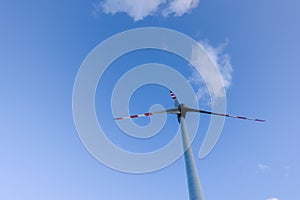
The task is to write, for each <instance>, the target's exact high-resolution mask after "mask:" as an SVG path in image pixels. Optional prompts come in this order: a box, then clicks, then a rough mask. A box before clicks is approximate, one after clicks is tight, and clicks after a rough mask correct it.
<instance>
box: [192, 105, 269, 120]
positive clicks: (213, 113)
mask: <svg viewBox="0 0 300 200" xmlns="http://www.w3.org/2000/svg"><path fill="white" fill-rule="evenodd" d="M187 112H199V113H204V114H209V115H218V116H222V117H231V118H236V119H244V120H252V121H257V122H265V121H266V120H264V119H256V118H249V117H244V116H234V115H229V114H221V113H215V112H210V111H205V110H197V109H193V108H188V110H187Z"/></svg>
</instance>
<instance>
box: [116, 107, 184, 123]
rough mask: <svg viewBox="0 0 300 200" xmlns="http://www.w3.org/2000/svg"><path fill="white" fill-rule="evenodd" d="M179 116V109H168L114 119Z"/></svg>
mask: <svg viewBox="0 0 300 200" xmlns="http://www.w3.org/2000/svg"><path fill="white" fill-rule="evenodd" d="M163 113H166V114H179V113H180V111H179V110H178V108H173V109H168V110H162V111H157V112H148V113H143V114H137V115H131V116H128V117H117V118H114V120H122V119H134V118H138V117H150V116H152V115H156V114H163Z"/></svg>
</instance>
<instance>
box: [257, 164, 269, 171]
mask: <svg viewBox="0 0 300 200" xmlns="http://www.w3.org/2000/svg"><path fill="white" fill-rule="evenodd" d="M257 167H258V169H260V170H261V171H266V170H270V169H271V167H269V166H268V165H265V164H261V163H260V164H258V165H257Z"/></svg>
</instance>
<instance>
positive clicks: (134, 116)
mask: <svg viewBox="0 0 300 200" xmlns="http://www.w3.org/2000/svg"><path fill="white" fill-rule="evenodd" d="M137 117H139V116H137V115H132V116H130V118H137Z"/></svg>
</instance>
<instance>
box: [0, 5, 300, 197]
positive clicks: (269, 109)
mask: <svg viewBox="0 0 300 200" xmlns="http://www.w3.org/2000/svg"><path fill="white" fill-rule="evenodd" d="M101 2H102V3H103V1H100V3H101ZM107 2H109V1H107ZM153 2H160V1H159V0H158V1H153ZM168 2H169V1H168ZM123 6H124V5H123ZM147 6H152V5H147ZM147 6H146V7H145V8H148V7H147ZM166 8H167V9H166ZM168 8H169V9H168ZM171 8H172V7H170V5H168V4H165V5H162V6H161V7H160V9H159V10H157V11H155V12H152V13H150V14H151V15H150V16H145V17H144V19H141V20H138V19H140V18H135V20H134V19H133V18H131V17H129V16H128V15H127V14H126V13H116V14H115V15H111V14H106V13H105V11H107V12H108V10H103V9H102V8H101V4H100V5H99V1H96V0H91V1H66V0H63V1H52V2H49V1H43V0H39V1H37V0H29V1H26V2H25V1H19V0H17V1H2V2H1V6H0V27H1V31H0V91H1V96H0V105H1V106H0V113H1V117H0V121H1V123H0V158H1V162H0V199H12V200H17V199H18V200H19V199H22V200H27V199H28V200H29V199H30V200H32V199H45V200H47V199H51V200H52V199H56V200H57V199H62V200H63V199H74V200H75V199H76V200H77V199H78V200H79V199H90V200H94V199H130V200H134V199H149V200H153V199H157V200H159V199H187V198H188V193H187V186H186V179H185V171H184V164H183V159H182V158H181V159H179V160H178V161H176V162H175V163H174V164H173V165H171V166H169V167H167V168H165V169H163V170H160V171H157V172H154V173H149V174H143V175H132V174H126V173H120V172H117V171H115V170H112V169H110V168H108V167H106V166H104V165H102V164H101V163H100V162H98V161H97V160H96V159H94V158H93V157H92V156H91V155H90V154H89V153H88V152H87V151H86V150H85V148H84V146H83V145H82V143H81V141H80V139H79V137H78V134H77V132H76V128H75V125H74V122H73V117H72V90H73V83H74V80H75V77H76V73H77V71H78V69H79V67H80V64H81V62H82V61H83V60H84V58H85V57H86V56H87V55H88V53H89V52H90V51H91V50H92V49H93V48H94V47H95V46H96V45H98V44H99V43H100V42H101V41H103V40H105V39H107V38H108V37H110V36H112V35H114V34H116V33H119V32H121V31H125V30H128V29H131V28H137V27H145V26H157V27H165V28H170V29H174V30H177V31H180V32H182V33H184V34H187V35H189V36H190V37H192V38H194V39H195V40H197V41H202V42H203V41H206V42H207V44H209V45H208V46H209V47H211V48H213V49H215V50H216V49H219V50H220V49H221V50H222V52H219V54H218V56H219V57H220V58H222V56H224V55H229V56H230V61H228V60H227V61H228V62H230V65H231V66H232V69H233V71H232V73H231V75H232V81H231V84H230V87H229V88H228V91H227V110H228V113H232V114H241V115H246V116H253V117H260V118H265V119H266V120H267V122H266V123H254V122H248V121H241V120H234V119H228V120H226V124H225V126H224V129H223V133H222V136H221V138H220V140H219V142H218V143H217V145H216V147H215V148H214V150H213V151H212V153H211V154H210V155H209V156H208V157H207V158H205V159H203V160H199V159H198V157H197V155H198V151H199V148H200V146H201V144H202V141H203V137H204V134H205V132H206V129H207V126H208V123H209V118H208V117H207V116H201V117H202V118H201V120H202V121H201V124H200V128H199V132H198V135H197V137H196V139H195V141H194V143H193V146H192V147H193V150H194V153H195V155H196V156H195V157H196V164H197V168H198V171H199V176H200V179H201V183H202V188H203V192H204V196H205V199H208V200H213V199H230V200H241V199H244V200H278V199H279V200H294V199H297V198H298V197H299V189H298V188H299V185H300V170H299V169H300V159H299V153H300V131H299V130H300V125H299V118H298V114H299V113H300V106H299V102H300V93H299V85H300V78H299V74H300V69H299V61H300V60H299V52H300V49H299V46H300V39H299V36H300V26H299V20H300V13H299V8H300V3H299V2H298V1H296V0H288V1H271V0H263V1H258V0H254V1H243V2H241V1H236V0H228V1H218V0H211V1H207V0H202V1H201V2H200V4H199V5H198V6H194V8H193V9H191V10H189V12H187V13H184V14H183V15H182V16H176V13H175V14H174V12H175V11H176V7H174V6H173V8H172V9H173V11H174V12H171V11H172V9H171ZM122 9H124V8H123V7H122ZM165 9H166V10H165ZM146 10H147V9H146ZM111 11H113V9H112V10H111ZM114 11H116V10H114ZM138 11H140V10H134V11H132V12H133V13H135V12H138ZM167 11H170V12H171V13H169V15H168V16H163V15H162V13H164V14H166V12H167ZM179 11H180V10H177V15H179V14H181V13H180V12H179ZM128 12H130V13H131V11H128ZM130 13H129V14H130ZM133 16H136V15H134V14H133ZM218 47H219V48H218ZM221 50H220V51H221ZM217 52H218V51H217ZM220 61H222V59H221V60H220ZM147 62H159V63H164V64H168V65H170V66H174V68H176V69H178V70H180V72H181V73H182V74H184V75H185V76H186V77H187V78H189V77H190V75H191V70H190V68H189V66H188V64H187V63H184V62H183V61H180V60H176V59H175V60H173V59H172V57H171V56H170V55H166V54H163V53H162V52H156V51H148V52H136V54H129V55H127V57H122V58H120V59H119V60H117V61H116V62H115V63H114V64H113V65H112V66H111V68H109V70H108V71H107V74H106V76H104V79H103V86H99V88H98V90H97V96H96V99H97V100H99V99H101V101H102V100H103V102H104V103H103V104H97V103H96V107H97V112H98V113H97V114H98V117H99V120H100V123H101V122H102V123H103V124H105V127H104V128H105V129H106V130H109V132H110V133H111V135H109V136H108V137H110V138H111V139H112V140H113V141H114V142H115V143H116V144H118V145H120V146H121V147H123V148H125V149H128V150H132V151H146V150H155V149H156V148H157V147H159V146H160V145H163V144H166V143H167V142H168V141H169V140H170V139H172V137H173V136H174V134H173V130H175V129H177V126H178V125H177V122H176V119H175V117H173V116H171V117H169V119H168V122H167V126H166V129H164V131H165V133H166V135H167V136H164V137H162V136H161V135H159V136H158V137H157V138H153V140H154V141H151V140H149V141H138V140H134V139H132V138H125V136H124V135H122V133H121V132H120V130H119V129H118V128H117V127H116V126H115V125H114V122H113V120H112V114H111V110H110V107H108V106H106V105H108V103H109V98H110V95H111V89H112V88H113V84H114V83H115V82H114V81H116V78H111V77H120V76H121V75H122V73H124V72H126V70H129V69H130V68H132V67H134V66H135V65H137V64H143V63H147ZM120 64H123V65H124V68H120V70H119V69H118V66H119V65H120ZM185 65H186V66H185ZM194 89H195V90H197V85H194ZM145 94H147V97H148V98H147V100H145ZM151 94H152V95H151ZM168 95H169V94H168V91H167V89H165V88H162V87H159V86H145V87H143V88H141V89H140V90H138V91H137V92H136V93H135V94H134V96H133V97H132V102H131V104H130V109H131V111H132V113H136V112H138V113H139V112H144V111H148V109H149V107H150V106H151V105H152V104H155V103H160V104H162V105H164V106H166V107H172V101H171V100H170V99H168V98H169V96H168ZM202 100H203V99H200V100H199V104H200V107H202V108H206V109H209V107H208V106H207V105H206V102H202ZM99 101H100V100H99ZM97 102H98V101H97ZM105 116H107V117H105ZM138 123H141V124H143V123H147V119H145V121H138ZM175 126H176V127H175ZM167 133H169V135H168V134H167ZM172 134H173V135H172ZM159 139H161V140H159ZM158 140H159V141H158ZM132 144H135V145H132ZM135 147H136V148H135Z"/></svg>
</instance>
